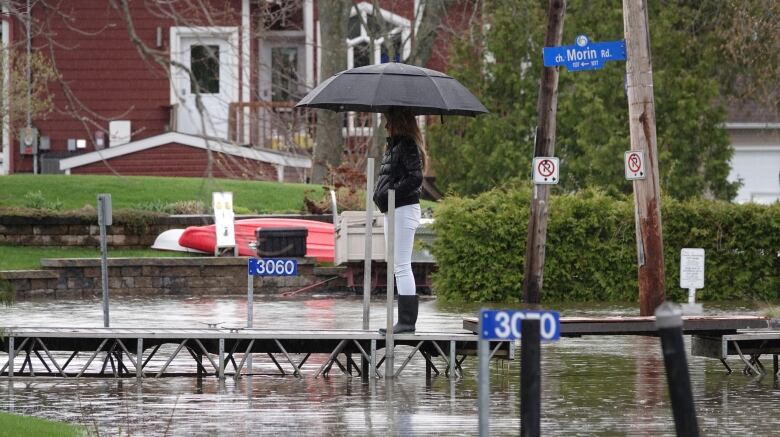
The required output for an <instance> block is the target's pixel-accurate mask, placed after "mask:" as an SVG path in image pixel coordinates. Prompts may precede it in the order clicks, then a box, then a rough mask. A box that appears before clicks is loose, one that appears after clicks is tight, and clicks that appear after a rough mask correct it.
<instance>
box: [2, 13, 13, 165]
mask: <svg viewBox="0 0 780 437" xmlns="http://www.w3.org/2000/svg"><path fill="white" fill-rule="evenodd" d="M5 12H7V8H6V7H5V6H3V13H5ZM2 32H3V39H2V47H0V50H2V52H1V53H2V55H1V56H2V59H0V64H2V66H1V67H0V68H2V70H3V73H2V74H3V83H2V84H0V93H2V99H0V101H2V105H3V106H5V107H4V108H2V112H3V119H2V121H0V126H2V130H3V135H2V140H1V141H2V149H3V153H2V157H1V158H2V162H1V163H0V175H7V174H8V173H9V172H10V168H11V147H13V144H12V142H11V135H10V132H9V130H10V128H11V127H10V124H11V123H10V116H9V108H8V104H9V103H8V100H9V99H8V86H9V75H10V65H9V64H8V50H7V48H8V45H9V43H10V40H9V35H8V32H9V26H8V20H7V19H4V20H3V22H2Z"/></svg>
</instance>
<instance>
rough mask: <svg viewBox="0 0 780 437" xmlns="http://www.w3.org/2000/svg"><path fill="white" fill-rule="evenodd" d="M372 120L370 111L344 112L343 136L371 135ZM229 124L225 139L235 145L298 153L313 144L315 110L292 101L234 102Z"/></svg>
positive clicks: (353, 137)
mask: <svg viewBox="0 0 780 437" xmlns="http://www.w3.org/2000/svg"><path fill="white" fill-rule="evenodd" d="M371 121H372V118H371V114H363V113H352V112H350V113H347V115H346V117H345V119H344V127H343V135H344V138H345V139H348V138H352V139H351V140H348V142H354V141H355V140H358V138H360V139H365V138H366V137H370V136H371V135H372V134H373V129H372V127H371ZM228 123H229V127H230V128H229V133H228V139H229V140H231V141H234V142H236V143H238V144H247V145H252V146H255V147H265V148H269V149H276V150H286V151H298V152H301V151H311V149H312V147H313V146H314V139H315V133H316V127H317V118H316V111H314V110H311V109H306V108H295V102H272V101H251V102H233V103H231V104H230V115H229V119H228ZM358 141H359V140H358Z"/></svg>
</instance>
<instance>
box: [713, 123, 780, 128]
mask: <svg viewBox="0 0 780 437" xmlns="http://www.w3.org/2000/svg"><path fill="white" fill-rule="evenodd" d="M726 129H780V123H726Z"/></svg>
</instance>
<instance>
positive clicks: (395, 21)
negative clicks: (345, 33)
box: [349, 1, 412, 32]
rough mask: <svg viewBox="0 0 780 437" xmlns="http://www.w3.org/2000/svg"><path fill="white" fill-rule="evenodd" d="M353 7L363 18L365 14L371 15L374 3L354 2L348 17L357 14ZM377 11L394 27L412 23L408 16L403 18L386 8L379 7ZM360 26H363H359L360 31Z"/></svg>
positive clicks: (407, 26)
mask: <svg viewBox="0 0 780 437" xmlns="http://www.w3.org/2000/svg"><path fill="white" fill-rule="evenodd" d="M355 9H357V10H358V11H359V12H360V14H361V15H363V18H364V19H365V18H366V15H373V13H374V5H372V4H371V3H369V2H365V1H363V2H360V3H358V4H356V5H355V7H354V8H351V12H350V14H349V16H350V17H352V16H355V15H356V14H357V12H356V11H355ZM379 13H380V14H381V15H382V19H383V20H385V21H387V22H389V23H390V24H392V25H393V26H395V27H406V28H410V27H411V25H412V23H411V22H410V21H409V19H408V18H404V17H402V16H401V15H398V14H394V13H392V12H390V11H388V10H385V9H382V8H379ZM362 27H363V26H361V32H362Z"/></svg>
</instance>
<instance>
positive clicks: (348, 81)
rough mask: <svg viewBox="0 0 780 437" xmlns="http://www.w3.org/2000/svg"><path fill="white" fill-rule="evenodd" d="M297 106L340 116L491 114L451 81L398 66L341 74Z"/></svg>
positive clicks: (472, 96) (389, 64) (429, 71)
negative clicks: (400, 111) (397, 111)
mask: <svg viewBox="0 0 780 437" xmlns="http://www.w3.org/2000/svg"><path fill="white" fill-rule="evenodd" d="M295 106H296V107H307V108H319V109H330V110H331V111H339V112H341V111H358V112H387V111H388V110H389V109H391V108H404V109H408V110H410V111H411V112H412V113H414V114H416V115H426V114H427V115H468V116H472V117H473V116H476V115H478V114H484V113H486V112H488V110H487V109H486V108H485V107H484V106H483V105H482V104H481V103H479V101H478V100H477V98H476V97H474V95H473V94H471V93H470V92H469V90H467V89H466V88H465V87H464V86H463V85H461V84H460V83H459V82H458V81H457V80H455V79H453V78H452V77H450V76H447V75H446V74H444V73H440V72H438V71H436V70H430V69H427V68H422V67H416V66H414V65H406V64H400V63H395V62H390V63H386V64H378V65H367V66H365V67H358V68H353V69H350V70H346V71H342V72H341V73H338V74H336V75H335V76H332V77H330V78H328V79H327V80H326V81H324V82H322V83H321V84H320V85H319V86H318V87H317V88H315V89H313V90H312V91H311V92H310V93H309V94H307V95H306V97H304V98H303V99H302V100H301V101H300V102H298V104H297V105H295Z"/></svg>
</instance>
